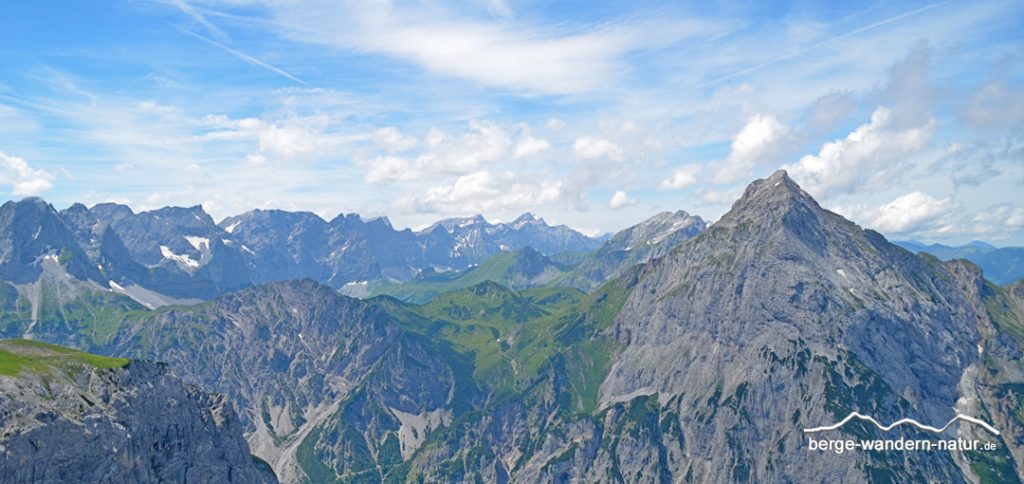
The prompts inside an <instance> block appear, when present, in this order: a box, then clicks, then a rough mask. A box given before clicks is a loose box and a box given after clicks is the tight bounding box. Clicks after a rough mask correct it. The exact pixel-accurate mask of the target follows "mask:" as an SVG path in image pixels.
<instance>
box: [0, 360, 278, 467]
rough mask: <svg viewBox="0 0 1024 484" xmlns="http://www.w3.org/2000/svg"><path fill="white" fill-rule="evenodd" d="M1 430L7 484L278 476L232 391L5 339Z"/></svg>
mask: <svg viewBox="0 0 1024 484" xmlns="http://www.w3.org/2000/svg"><path fill="white" fill-rule="evenodd" d="M0 429H2V434H0V435H2V438H0V482H10V483H24V482H183V483H184V482H190V483H191V482H195V483H201V482H209V483H228V482H238V483H269V482H277V478H276V477H275V476H274V474H273V472H272V471H271V470H270V468H269V466H267V465H266V463H263V462H261V461H259V460H257V459H254V458H253V457H252V456H251V455H250V453H249V447H248V445H247V444H246V443H245V441H244V440H243V439H242V424H241V421H239V419H238V416H237V415H236V414H235V412H234V410H233V408H232V406H231V404H230V403H229V402H228V401H227V400H226V399H225V397H223V396H220V395H213V394H209V393H206V392H203V391H200V390H198V389H196V388H195V387H192V386H188V385H184V384H182V383H181V381H179V380H178V379H176V378H174V377H173V376H171V375H170V372H169V371H168V368H167V367H166V366H163V365H159V364H154V363H146V362H140V361H129V360H124V359H118V358H104V357H98V356H94V355H89V354H86V353H79V352H76V351H72V350H68V349H64V348H61V347H55V346H50V345H43V344H40V343H34V342H30V341H25V340H5V341H2V342H0Z"/></svg>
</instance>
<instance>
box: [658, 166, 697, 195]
mask: <svg viewBox="0 0 1024 484" xmlns="http://www.w3.org/2000/svg"><path fill="white" fill-rule="evenodd" d="M700 169H701V167H700V165H697V164H690V165H683V166H681V167H679V168H676V169H675V170H674V171H673V172H672V174H671V175H669V177H668V178H666V179H664V180H662V181H661V183H660V184H659V185H658V189H659V190H681V189H683V188H686V187H688V186H690V185H693V184H694V183H697V173H698V172H699V171H700Z"/></svg>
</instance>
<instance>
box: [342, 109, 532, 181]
mask: <svg viewBox="0 0 1024 484" xmlns="http://www.w3.org/2000/svg"><path fill="white" fill-rule="evenodd" d="M424 141H425V144H426V150H424V151H422V152H421V153H419V154H418V155H415V156H406V157H400V156H394V155H386V156H377V157H374V158H371V159H368V160H363V161H361V162H360V164H361V165H362V166H363V167H364V168H365V170H366V180H367V181H370V182H388V181H401V180H415V179H420V178H428V177H436V176H440V175H446V174H449V175H450V174H466V173H470V172H474V171H478V170H479V169H480V168H481V167H483V166H484V165H488V164H493V163H496V162H499V161H501V160H503V159H504V158H505V157H506V156H507V155H509V151H510V149H511V147H512V137H511V136H510V135H509V133H508V132H507V131H506V130H505V129H504V128H502V127H500V126H498V125H496V124H494V123H489V122H479V121H473V122H471V123H470V125H469V129H468V130H467V131H466V132H465V133H463V134H462V135H461V136H451V135H448V134H447V133H445V132H444V131H442V130H440V129H437V128H434V129H431V130H430V132H428V133H427V136H426V137H425V139H424ZM541 141H542V140H535V141H533V142H532V143H531V144H532V146H527V147H525V148H523V149H524V153H527V154H532V153H531V152H530V150H537V149H539V145H540V143H541ZM545 143H546V142H545ZM517 150H518V148H517ZM534 152H536V151H534ZM523 156H527V155H526V154H524V155H523Z"/></svg>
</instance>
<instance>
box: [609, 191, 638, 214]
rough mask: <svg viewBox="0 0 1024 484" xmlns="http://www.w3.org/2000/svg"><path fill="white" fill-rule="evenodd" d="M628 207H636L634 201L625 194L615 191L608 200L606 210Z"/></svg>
mask: <svg viewBox="0 0 1024 484" xmlns="http://www.w3.org/2000/svg"><path fill="white" fill-rule="evenodd" d="M629 205H636V199H635V198H631V197H630V196H629V195H628V194H627V193H626V192H624V191H622V190H617V191H616V192H615V193H614V194H613V195H612V198H611V199H610V200H608V208H611V209H612V210H617V209H620V208H622V207H626V206H629Z"/></svg>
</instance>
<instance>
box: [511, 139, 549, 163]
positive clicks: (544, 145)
mask: <svg viewBox="0 0 1024 484" xmlns="http://www.w3.org/2000/svg"><path fill="white" fill-rule="evenodd" d="M548 148H551V143H548V142H547V141H545V140H542V139H540V138H534V137H533V136H530V135H525V136H523V137H522V138H520V139H519V141H518V142H516V149H515V151H514V152H513V153H512V157H513V158H526V157H528V156H533V155H536V154H538V153H541V152H543V151H547V150H548Z"/></svg>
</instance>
